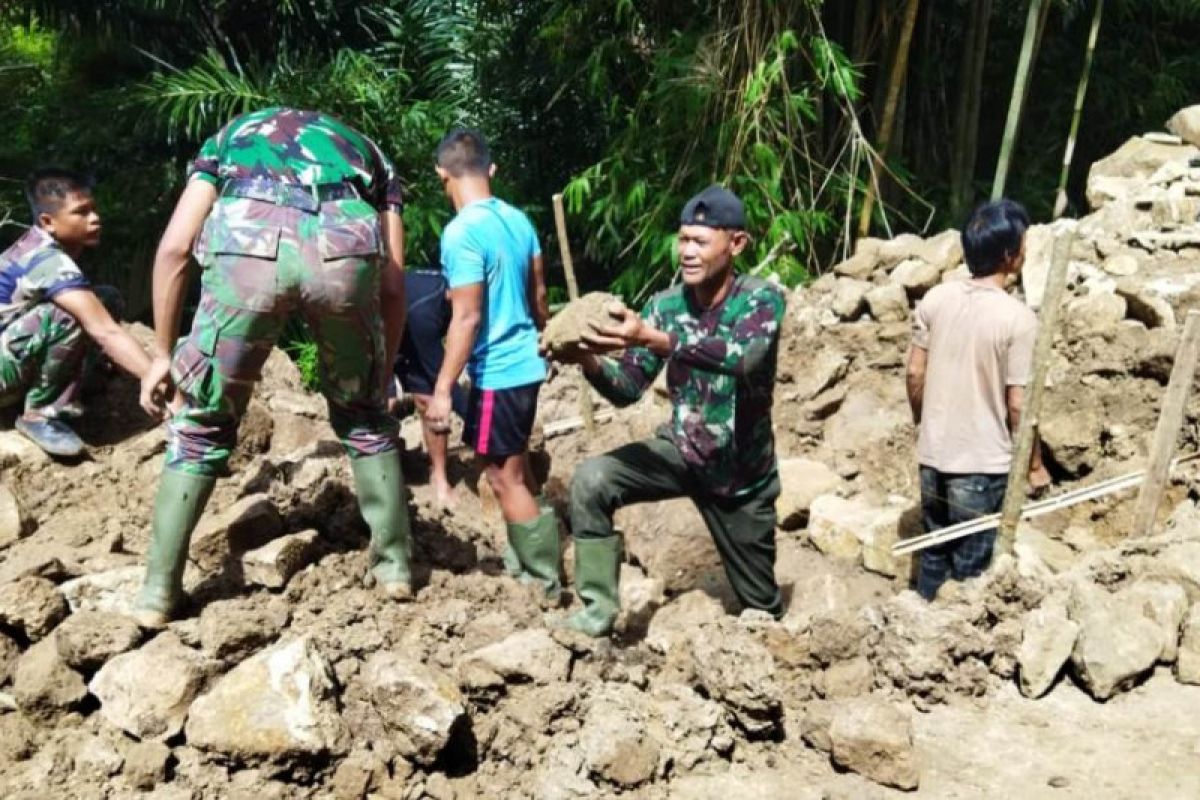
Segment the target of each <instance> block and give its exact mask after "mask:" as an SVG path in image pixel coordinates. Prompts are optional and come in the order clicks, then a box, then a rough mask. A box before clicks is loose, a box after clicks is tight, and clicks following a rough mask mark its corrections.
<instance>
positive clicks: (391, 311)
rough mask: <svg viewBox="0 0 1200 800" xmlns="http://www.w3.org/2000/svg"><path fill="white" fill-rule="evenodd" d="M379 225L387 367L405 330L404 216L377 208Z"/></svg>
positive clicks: (381, 292) (389, 369)
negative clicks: (385, 250)
mask: <svg viewBox="0 0 1200 800" xmlns="http://www.w3.org/2000/svg"><path fill="white" fill-rule="evenodd" d="M379 228H380V230H381V231H382V232H383V241H384V245H385V246H386V248H387V253H386V254H385V256H384V261H383V272H382V274H381V276H380V287H379V288H380V300H381V303H382V306H383V334H384V346H385V348H386V349H385V351H384V352H385V353H386V355H387V361H386V362H385V363H386V364H388V368H387V369H385V370H384V373H386V374H390V373H391V366H390V365H391V364H393V363H395V361H396V351H397V350H399V349H400V338H401V336H403V334H404V317H405V314H406V313H407V307H406V306H405V299H404V220H403V219H402V218H401V217H400V214H399V212H397V211H395V210H394V209H389V210H387V211H381V212H379Z"/></svg>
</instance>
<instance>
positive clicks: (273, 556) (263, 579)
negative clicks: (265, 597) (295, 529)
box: [242, 529, 320, 589]
mask: <svg viewBox="0 0 1200 800" xmlns="http://www.w3.org/2000/svg"><path fill="white" fill-rule="evenodd" d="M319 535H320V534H318V533H317V531H315V530H312V529H309V530H306V531H300V532H299V533H290V534H287V535H286V536H280V537H279V538H278V539H272V540H271V541H269V542H267V543H266V544H265V545H263V546H262V547H258V548H255V549H253V550H250V551H249V552H247V553H245V554H244V555H243V556H242V577H243V579H244V580H245V581H246V583H249V584H253V585H257V586H265V587H267V588H269V589H281V588H283V587H284V586H286V585H287V582H288V581H289V580H290V579H291V577H292V576H293V575H295V574H296V573H297V572H299V571H300V570H301V569H303V568H304V567H305V566H307V565H308V563H309V561H310V560H311V559H312V556H313V552H314V545H315V544H316V541H317V537H318V536H319Z"/></svg>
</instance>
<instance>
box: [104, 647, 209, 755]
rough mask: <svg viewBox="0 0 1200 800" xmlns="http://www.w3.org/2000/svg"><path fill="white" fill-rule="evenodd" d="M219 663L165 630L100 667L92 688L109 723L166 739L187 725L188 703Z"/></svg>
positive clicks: (149, 737) (142, 736)
mask: <svg viewBox="0 0 1200 800" xmlns="http://www.w3.org/2000/svg"><path fill="white" fill-rule="evenodd" d="M214 666H215V665H214V664H213V663H212V662H211V661H209V660H208V659H206V658H205V657H204V656H203V655H201V654H200V653H197V652H196V651H195V650H192V649H191V648H190V647H187V646H186V645H184V644H183V643H182V642H181V641H180V640H179V638H178V637H177V636H175V635H174V634H173V633H170V632H167V633H161V634H159V635H158V636H156V637H155V638H154V639H152V640H151V641H150V642H149V643H148V644H146V645H144V646H143V647H141V648H139V649H137V650H133V651H131V652H128V653H122V654H121V655H119V656H116V657H115V658H113V659H112V660H111V661H109V662H108V663H107V664H105V665H104V666H103V667H101V669H100V671H99V672H97V673H96V674H95V676H93V678H92V680H91V683H90V684H89V685H88V689H89V690H90V691H91V693H92V694H94V695H95V696H96V698H97V699H99V701H100V715H101V716H102V717H103V718H104V719H105V720H106V721H108V722H109V723H110V724H112V725H115V726H116V727H118V728H120V729H121V730H123V731H125V732H126V733H128V734H130V735H131V736H135V737H137V738H138V739H144V740H151V741H160V742H161V741H166V740H167V739H169V738H171V737H172V736H174V735H175V734H177V733H179V731H181V730H182V729H183V723H184V720H185V719H186V718H187V715H188V707H189V705H190V704H191V702H192V700H193V698H195V697H196V695H197V694H199V692H200V690H201V689H202V688H203V687H204V683H205V681H206V680H207V678H208V677H209V675H210V674H211V673H212V671H213V669H214Z"/></svg>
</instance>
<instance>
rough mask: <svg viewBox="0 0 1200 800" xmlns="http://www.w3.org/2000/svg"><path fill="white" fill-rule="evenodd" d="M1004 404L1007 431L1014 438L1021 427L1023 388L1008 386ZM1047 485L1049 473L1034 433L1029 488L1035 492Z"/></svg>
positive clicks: (1037, 437) (1038, 438) (1023, 402)
mask: <svg viewBox="0 0 1200 800" xmlns="http://www.w3.org/2000/svg"><path fill="white" fill-rule="evenodd" d="M1004 404H1005V406H1006V407H1007V409H1008V429H1009V430H1010V431H1011V432H1012V433H1013V435H1014V436H1015V435H1016V432H1017V430H1018V429H1019V428H1020V426H1021V413H1022V412H1023V411H1024V408H1025V387H1024V386H1009V387H1008V388H1007V389H1005V391H1004ZM1014 466H1015V465H1014ZM1049 485H1050V473H1049V472H1048V471H1047V470H1046V465H1045V464H1044V463H1042V443H1041V439H1040V437H1039V436H1038V435H1037V433H1036V431H1035V432H1034V437H1033V449H1032V450H1031V451H1030V454H1029V488H1030V489H1031V490H1032V491H1037V490H1039V489H1042V488H1044V487H1046V486H1049Z"/></svg>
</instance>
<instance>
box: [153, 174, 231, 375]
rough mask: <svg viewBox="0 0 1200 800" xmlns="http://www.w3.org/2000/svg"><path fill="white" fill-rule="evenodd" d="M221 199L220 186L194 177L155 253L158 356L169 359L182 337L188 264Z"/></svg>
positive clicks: (155, 334)
mask: <svg viewBox="0 0 1200 800" xmlns="http://www.w3.org/2000/svg"><path fill="white" fill-rule="evenodd" d="M216 200H217V189H216V187H215V186H213V185H212V184H211V183H209V182H208V181H204V180H200V179H197V178H193V179H192V180H191V181H190V182H189V183H188V185H187V188H185V189H184V190H183V194H182V195H180V197H179V202H178V203H177V204H176V205H175V212H174V213H173V214H172V215H171V221H170V222H168V223H167V229H166V230H165V231H164V232H163V235H162V239H161V240H160V241H159V243H158V251H157V252H156V253H155V254H154V278H153V282H154V283H153V286H154V288H153V292H152V297H153V303H154V356H155V358H164V359H169V358H170V356H171V351H172V350H173V349H174V348H175V340H176V339H177V338H178V337H179V318H180V315H181V314H182V312H183V295H184V291H185V290H186V288H187V265H188V258H189V256H190V255H191V252H192V245H193V244H194V243H195V241H196V237H197V236H199V235H200V229H201V228H203V227H204V219H205V218H206V217H207V216H208V212H209V211H211V210H212V207H213V203H215V202H216Z"/></svg>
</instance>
